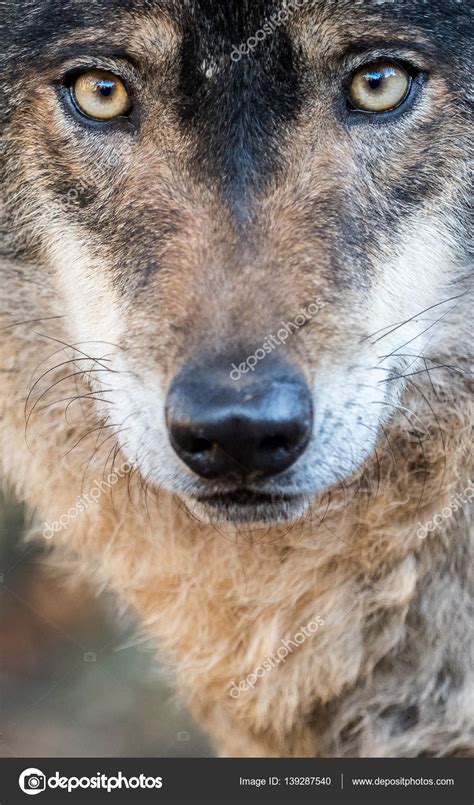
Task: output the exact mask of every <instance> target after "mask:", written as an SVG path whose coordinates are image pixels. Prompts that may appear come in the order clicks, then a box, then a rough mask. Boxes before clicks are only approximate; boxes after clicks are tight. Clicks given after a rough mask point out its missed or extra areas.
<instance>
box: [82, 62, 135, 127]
mask: <svg viewBox="0 0 474 805" xmlns="http://www.w3.org/2000/svg"><path fill="white" fill-rule="evenodd" d="M71 92H72V96H73V98H74V101H75V103H76V106H77V107H78V108H79V110H80V111H81V112H83V113H84V114H85V115H87V116H88V117H91V118H93V119H94V120H113V119H114V118H116V117H121V116H122V115H125V114H126V113H127V112H129V111H130V107H131V101H130V96H129V94H128V92H127V90H126V89H125V86H124V84H123V83H122V81H121V80H120V78H118V77H117V76H116V75H114V74H113V73H108V72H106V71H105V70H89V71H88V72H87V73H82V74H81V75H79V76H78V77H77V78H76V80H75V81H74V83H73V85H72V87H71Z"/></svg>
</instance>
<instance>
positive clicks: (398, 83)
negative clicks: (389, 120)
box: [349, 62, 411, 112]
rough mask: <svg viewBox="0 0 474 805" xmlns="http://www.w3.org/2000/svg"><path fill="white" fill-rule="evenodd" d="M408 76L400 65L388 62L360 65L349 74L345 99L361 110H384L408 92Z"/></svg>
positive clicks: (395, 105) (409, 80)
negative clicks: (347, 96) (349, 82)
mask: <svg viewBox="0 0 474 805" xmlns="http://www.w3.org/2000/svg"><path fill="white" fill-rule="evenodd" d="M410 86H411V77H410V76H409V75H408V73H407V72H406V70H404V69H403V67H400V66H399V65H398V64H395V63H392V62H385V63H378V64H370V65H366V66H364V67H361V68H360V69H359V70H357V72H356V73H355V75H354V76H353V78H352V82H351V85H350V91H349V101H350V103H351V106H352V108H353V109H355V110H359V111H362V112H388V111H389V110H390V109H395V107H397V106H399V105H400V104H401V103H402V101H404V100H405V98H406V97H407V95H408V92H409V90H410Z"/></svg>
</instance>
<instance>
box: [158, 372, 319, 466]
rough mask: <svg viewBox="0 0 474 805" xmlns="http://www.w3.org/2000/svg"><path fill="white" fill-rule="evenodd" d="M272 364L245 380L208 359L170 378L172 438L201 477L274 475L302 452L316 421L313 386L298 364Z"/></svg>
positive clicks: (169, 404)
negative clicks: (232, 377)
mask: <svg viewBox="0 0 474 805" xmlns="http://www.w3.org/2000/svg"><path fill="white" fill-rule="evenodd" d="M267 363H268V365H267V366H266V367H265V368H264V367H263V366H262V367H260V371H259V373H258V376H256V375H252V376H251V378H250V379H249V380H247V379H244V381H243V382H239V383H236V382H235V381H232V380H230V379H229V373H228V368H225V369H222V368H215V367H209V366H207V367H205V366H202V365H201V366H199V365H194V366H192V367H189V368H185V369H184V370H182V371H181V372H180V373H179V375H178V376H177V377H176V378H175V379H174V381H173V382H172V384H171V386H170V390H169V393H168V400H167V406H166V421H167V427H168V433H169V438H170V442H171V445H172V447H173V449H174V450H175V452H176V453H177V455H178V456H179V458H180V459H181V460H182V461H183V462H184V463H185V464H186V465H187V467H189V468H190V469H191V470H192V471H193V472H195V473H197V475H199V476H201V477H202V478H207V479H219V480H221V479H222V480H230V479H233V480H240V481H243V480H248V479H249V478H252V479H257V478H264V477H270V476H273V475H277V474H279V473H281V472H283V471H284V470H287V469H288V468H289V467H291V466H292V465H293V464H294V463H295V462H296V461H297V459H298V458H299V457H300V456H301V455H302V454H303V453H304V451H305V449H306V447H307V445H308V442H309V440H310V438H311V431H312V424H313V411H312V400H311V394H310V391H309V388H308V385H307V383H306V381H305V379H304V377H303V376H302V375H301V374H300V373H299V372H298V371H297V370H295V369H293V368H292V367H290V366H288V365H286V364H281V363H277V362H274V361H270V360H269V361H268V362H267ZM226 367H228V364H226Z"/></svg>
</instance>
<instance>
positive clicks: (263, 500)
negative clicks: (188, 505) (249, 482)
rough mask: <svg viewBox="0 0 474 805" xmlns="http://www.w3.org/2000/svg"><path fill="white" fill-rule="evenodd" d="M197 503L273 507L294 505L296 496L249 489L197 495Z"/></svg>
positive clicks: (296, 499) (223, 506)
mask: <svg viewBox="0 0 474 805" xmlns="http://www.w3.org/2000/svg"><path fill="white" fill-rule="evenodd" d="M196 499H197V500H198V501H199V503H203V504H205V505H207V506H216V507H219V508H225V507H228V506H254V507H255V506H275V505H278V504H279V503H296V502H297V501H298V500H299V497H298V496H297V495H285V494H284V493H283V494H280V493H274V494H270V493H269V492H255V491H253V490H251V489H236V490H234V491H232V492H221V493H218V494H213V495H198V496H197V498H196Z"/></svg>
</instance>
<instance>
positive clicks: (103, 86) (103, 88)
mask: <svg viewBox="0 0 474 805" xmlns="http://www.w3.org/2000/svg"><path fill="white" fill-rule="evenodd" d="M114 89H115V82H114V81H111V80H110V79H106V78H103V79H101V80H100V81H98V82H97V91H98V92H99V93H100V95H102V97H103V98H110V96H111V95H112V94H113V91H114Z"/></svg>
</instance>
